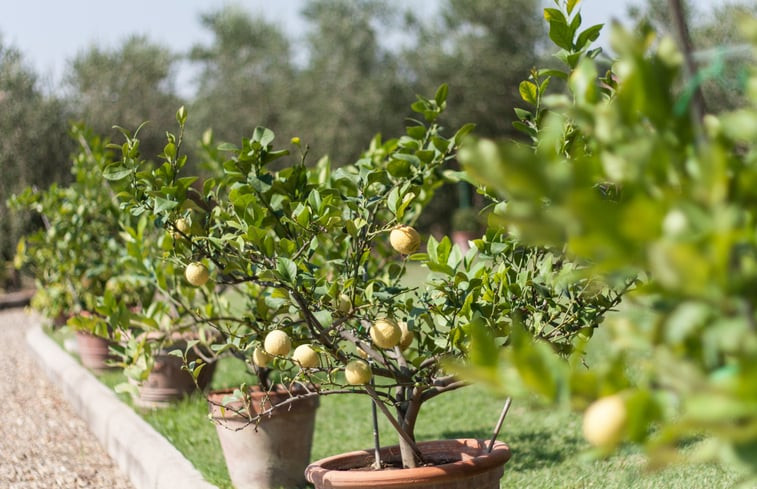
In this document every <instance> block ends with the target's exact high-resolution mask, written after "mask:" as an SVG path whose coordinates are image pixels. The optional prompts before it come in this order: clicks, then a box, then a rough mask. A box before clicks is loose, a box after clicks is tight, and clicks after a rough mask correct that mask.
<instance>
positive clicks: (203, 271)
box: [184, 261, 210, 287]
mask: <svg viewBox="0 0 757 489" xmlns="http://www.w3.org/2000/svg"><path fill="white" fill-rule="evenodd" d="M184 276H185V277H186V278H187V282H189V283H190V284H192V285H194V286H195V287H202V286H203V285H205V283H206V282H207V281H208V279H209V278H210V273H209V272H208V267H206V266H205V265H203V264H202V263H200V262H198V261H197V262H194V263H190V264H189V265H187V269H186V270H185V271H184Z"/></svg>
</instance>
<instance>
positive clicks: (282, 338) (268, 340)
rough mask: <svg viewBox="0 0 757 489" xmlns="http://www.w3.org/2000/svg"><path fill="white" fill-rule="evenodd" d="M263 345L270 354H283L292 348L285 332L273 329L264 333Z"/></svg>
mask: <svg viewBox="0 0 757 489" xmlns="http://www.w3.org/2000/svg"><path fill="white" fill-rule="evenodd" d="M263 347H264V348H265V351H266V352H268V353H270V354H271V355H280V356H284V355H286V354H287V353H289V350H291V349H292V340H290V339H289V335H287V334H286V333H285V332H283V331H281V330H278V329H274V330H273V331H271V332H270V333H268V334H267V335H266V337H265V341H264V342H263Z"/></svg>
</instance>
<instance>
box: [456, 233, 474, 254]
mask: <svg viewBox="0 0 757 489" xmlns="http://www.w3.org/2000/svg"><path fill="white" fill-rule="evenodd" d="M479 237H481V233H477V232H475V231H452V243H454V244H456V245H457V246H459V247H460V251H462V252H463V253H467V252H468V250H469V249H470V244H468V242H469V241H472V240H474V239H476V238H479Z"/></svg>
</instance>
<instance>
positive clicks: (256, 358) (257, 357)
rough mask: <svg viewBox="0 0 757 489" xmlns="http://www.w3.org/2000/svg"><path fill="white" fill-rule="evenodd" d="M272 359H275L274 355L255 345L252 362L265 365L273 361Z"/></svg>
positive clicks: (260, 365) (261, 365) (259, 365)
mask: <svg viewBox="0 0 757 489" xmlns="http://www.w3.org/2000/svg"><path fill="white" fill-rule="evenodd" d="M271 360H273V357H272V356H271V355H269V354H268V353H266V352H265V350H263V349H262V348H260V347H259V346H256V347H255V350H254V351H253V352H252V363H254V364H255V365H257V366H258V367H265V366H266V365H268V364H269V363H271Z"/></svg>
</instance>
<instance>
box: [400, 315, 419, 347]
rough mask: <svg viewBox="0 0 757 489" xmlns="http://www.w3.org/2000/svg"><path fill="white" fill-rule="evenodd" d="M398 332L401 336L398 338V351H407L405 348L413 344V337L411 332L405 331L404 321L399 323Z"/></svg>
mask: <svg viewBox="0 0 757 489" xmlns="http://www.w3.org/2000/svg"><path fill="white" fill-rule="evenodd" d="M399 327H400V331H402V336H401V337H400V350H407V348H408V347H409V346H410V345H411V344H412V343H413V339H414V338H415V335H414V334H413V332H412V331H410V330H409V329H407V323H406V322H405V321H400V322H399Z"/></svg>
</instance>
